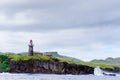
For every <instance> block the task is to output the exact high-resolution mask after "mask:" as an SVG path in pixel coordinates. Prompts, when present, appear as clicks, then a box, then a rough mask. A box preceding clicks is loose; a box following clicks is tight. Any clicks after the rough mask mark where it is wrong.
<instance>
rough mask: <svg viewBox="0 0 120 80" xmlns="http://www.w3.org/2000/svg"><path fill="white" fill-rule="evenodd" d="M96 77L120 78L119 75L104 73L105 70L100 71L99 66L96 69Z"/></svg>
mask: <svg viewBox="0 0 120 80" xmlns="http://www.w3.org/2000/svg"><path fill="white" fill-rule="evenodd" d="M94 75H96V76H120V74H118V73H112V72H107V71H104V70H102V69H100V67H99V66H97V67H96V68H94Z"/></svg>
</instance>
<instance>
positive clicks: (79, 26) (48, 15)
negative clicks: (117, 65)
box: [0, 0, 120, 60]
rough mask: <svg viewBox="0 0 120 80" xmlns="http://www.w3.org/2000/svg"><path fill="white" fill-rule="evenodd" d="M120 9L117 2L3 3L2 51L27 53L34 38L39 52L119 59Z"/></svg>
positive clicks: (47, 0) (34, 0)
mask: <svg viewBox="0 0 120 80" xmlns="http://www.w3.org/2000/svg"><path fill="white" fill-rule="evenodd" d="M119 7H120V1H118V0H110V1H105V0H97V1H96V0H74V1H73V0H24V1H23V0H19V1H17V0H4V1H1V3H0V9H1V11H0V26H1V27H0V37H3V38H2V39H1V40H0V42H1V45H0V47H1V51H3V52H4V51H8V52H9V51H11V52H22V51H27V45H26V44H27V43H28V41H29V40H30V39H33V40H34V44H35V50H37V51H52V50H53V51H59V52H60V54H64V55H68V56H72V57H76V58H79V59H84V60H91V59H93V58H105V57H108V56H114V57H117V56H120V55H119V52H120V51H119V45H120V42H119V41H120V38H119V37H118V35H119V34H120V28H119V26H120V23H119V20H120V15H119V14H120V10H119ZM13 46H15V47H13ZM113 53H114V55H113ZM75 54H76V55H75ZM101 54H104V55H101ZM91 55H94V56H91Z"/></svg>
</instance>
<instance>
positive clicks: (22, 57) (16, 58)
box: [5, 54, 55, 61]
mask: <svg viewBox="0 0 120 80" xmlns="http://www.w3.org/2000/svg"><path fill="white" fill-rule="evenodd" d="M5 55H6V56H7V57H9V58H10V60H12V61H19V60H30V59H38V60H52V59H55V58H54V57H52V56H46V55H41V56H40V55H38V56H37V55H35V56H25V55H20V54H5Z"/></svg>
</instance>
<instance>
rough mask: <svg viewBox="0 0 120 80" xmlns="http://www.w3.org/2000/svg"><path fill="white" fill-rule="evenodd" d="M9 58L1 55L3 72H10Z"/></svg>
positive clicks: (0, 61) (0, 60)
mask: <svg viewBox="0 0 120 80" xmlns="http://www.w3.org/2000/svg"><path fill="white" fill-rule="evenodd" d="M8 62H9V58H8V57H7V56H5V55H0V69H2V70H3V71H7V70H9V64H8Z"/></svg>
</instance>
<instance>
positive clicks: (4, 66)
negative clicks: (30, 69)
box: [0, 53, 120, 70]
mask: <svg viewBox="0 0 120 80" xmlns="http://www.w3.org/2000/svg"><path fill="white" fill-rule="evenodd" d="M4 56H7V57H8V58H10V60H11V61H19V60H30V59H38V60H54V59H56V57H53V56H46V55H35V56H25V55H20V54H8V53H7V54H4ZM57 59H58V60H59V62H67V63H69V64H81V65H86V66H90V67H96V66H100V67H101V68H103V69H105V68H110V69H114V67H120V66H115V65H112V64H111V65H109V64H102V63H99V64H98V63H92V62H83V61H76V60H72V59H68V58H57ZM0 68H2V69H5V70H8V69H9V65H8V64H2V63H1V64H0Z"/></svg>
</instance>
